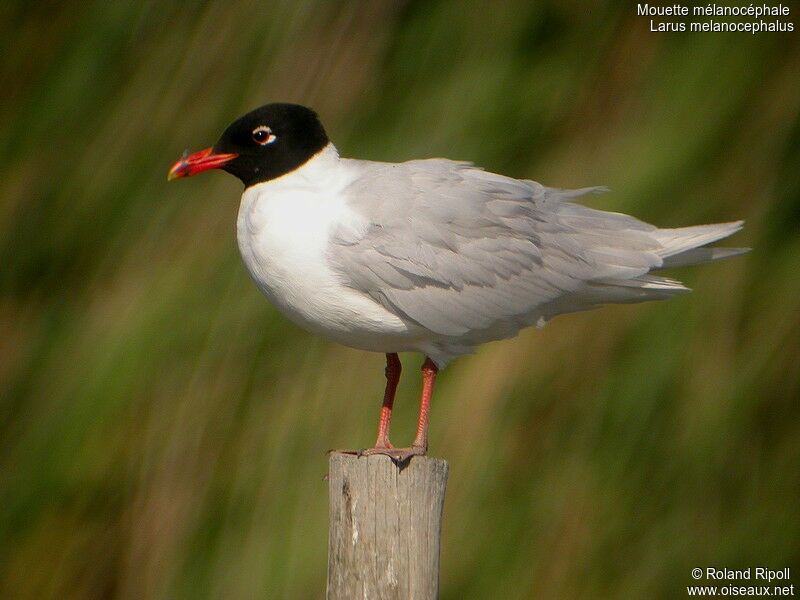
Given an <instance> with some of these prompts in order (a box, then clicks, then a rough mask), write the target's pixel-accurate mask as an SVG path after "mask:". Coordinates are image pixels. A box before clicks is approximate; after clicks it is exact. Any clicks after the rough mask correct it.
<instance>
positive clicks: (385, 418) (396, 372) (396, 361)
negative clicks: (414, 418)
mask: <svg viewBox="0 0 800 600" xmlns="http://www.w3.org/2000/svg"><path fill="white" fill-rule="evenodd" d="M402 370H403V367H402V365H401V364H400V357H399V356H397V353H396V352H392V353H387V354H386V391H385V392H384V393H383V406H381V417H380V420H379V421H378V439H377V440H376V441H375V448H393V447H394V446H392V443H391V442H390V441H389V426H390V425H391V422H392V405H393V404H394V395H395V392H396V391H397V384H398V383H399V382H400V373H401V371H402Z"/></svg>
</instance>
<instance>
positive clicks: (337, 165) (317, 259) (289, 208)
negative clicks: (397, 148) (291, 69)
mask: <svg viewBox="0 0 800 600" xmlns="http://www.w3.org/2000/svg"><path fill="white" fill-rule="evenodd" d="M353 177H354V174H353V173H349V172H347V169H346V168H345V167H344V166H343V164H342V163H341V162H340V161H339V158H338V154H337V153H336V149H335V148H334V147H333V146H332V145H329V146H328V147H327V148H326V149H324V150H322V151H321V152H320V153H319V154H317V156H315V157H314V158H312V159H311V160H310V161H309V162H307V163H306V164H305V165H303V166H302V167H300V168H299V169H297V170H295V171H293V172H292V173H289V174H287V175H284V176H283V177H279V178H277V179H274V180H272V181H268V182H265V183H260V184H257V185H254V186H251V187H249V188H247V189H246V190H245V192H244V194H243V195H242V201H241V205H240V207H239V218H238V223H237V237H238V241H239V249H240V251H241V253H242V258H243V259H244V262H245V264H246V265H247V269H248V270H249V272H250V275H251V276H252V278H253V280H254V281H255V282H256V284H258V287H259V288H260V289H261V291H262V292H263V293H264V294H265V295H266V296H267V298H268V299H269V300H270V301H271V302H272V303H273V304H274V305H275V306H276V307H277V308H278V309H279V310H280V311H281V312H282V313H283V314H285V315H286V316H287V317H288V318H289V319H291V320H292V321H293V322H295V323H296V324H297V325H299V326H301V327H303V328H306V329H308V330H310V331H313V332H315V333H318V334H320V335H322V336H325V337H328V338H330V339H333V340H335V341H338V342H340V343H342V344H345V345H349V346H354V347H357V348H363V349H366V350H375V351H380V352H389V351H395V350H396V349H400V348H399V347H398V346H397V343H398V340H399V339H403V338H407V337H409V336H411V335H412V332H411V331H410V330H409V327H408V326H407V325H406V324H405V323H404V322H403V321H401V320H400V319H399V318H398V317H397V316H395V315H394V314H392V313H390V312H389V311H387V310H386V309H385V308H383V307H382V306H381V305H380V304H378V303H377V302H375V301H373V300H372V299H370V298H369V297H367V296H365V295H363V294H361V293H360V292H357V291H355V290H353V289H351V288H349V287H346V286H344V285H342V283H341V281H340V280H339V278H338V277H337V275H336V273H334V272H333V271H332V270H331V269H330V268H329V266H328V261H327V258H326V252H327V248H328V243H329V239H330V235H331V232H332V231H333V230H334V228H336V227H340V226H344V227H350V228H353V229H354V230H358V229H359V228H363V227H365V226H366V223H365V222H364V221H363V218H362V217H360V216H359V215H358V214H356V213H354V212H353V211H352V210H351V209H350V208H349V207H348V205H347V203H346V199H345V197H344V195H343V194H341V191H342V190H343V188H344V187H345V186H346V185H347V184H348V183H350V182H351V181H352V179H353Z"/></svg>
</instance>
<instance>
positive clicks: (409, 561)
mask: <svg viewBox="0 0 800 600" xmlns="http://www.w3.org/2000/svg"><path fill="white" fill-rule="evenodd" d="M329 469H330V470H329V476H328V481H329V494H330V533H329V538H328V593H327V599H328V600H353V599H359V600H361V599H369V600H372V599H376V600H383V599H391V600H395V599H397V600H432V599H435V598H437V596H438V592H439V547H440V541H441V531H442V510H443V507H444V493H445V487H446V485H447V471H448V466H447V462H446V461H444V460H441V459H438V458H430V457H427V456H415V457H413V458H412V459H411V460H410V461H409V462H408V463H407V465H406V466H405V467H404V468H403V469H400V468H398V467H397V465H395V463H394V462H393V461H392V460H391V459H390V458H389V457H387V456H356V455H353V454H342V453H331V455H330V464H329Z"/></svg>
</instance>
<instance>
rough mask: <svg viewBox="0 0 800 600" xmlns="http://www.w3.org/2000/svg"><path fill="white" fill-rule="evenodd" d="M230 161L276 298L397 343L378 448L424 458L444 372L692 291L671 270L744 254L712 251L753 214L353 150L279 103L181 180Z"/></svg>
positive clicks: (357, 335) (179, 168)
mask: <svg viewBox="0 0 800 600" xmlns="http://www.w3.org/2000/svg"><path fill="white" fill-rule="evenodd" d="M215 168H220V169H223V170H225V171H227V172H228V173H231V174H232V175H235V176H236V177H237V178H239V179H240V180H241V181H242V183H244V186H245V189H244V193H243V194H242V199H241V204H240V206H239V216H238V221H237V237H238V241H239V249H240V250H241V254H242V258H243V259H244V263H245V265H246V266H247V270H248V271H249V272H250V275H251V276H252V278H253V280H254V281H255V283H256V285H258V287H259V288H260V290H261V291H262V292H263V293H264V295H265V296H266V297H267V298H268V299H269V300H270V301H271V302H272V303H273V304H274V305H275V306H276V307H277V308H278V309H279V310H280V311H281V312H282V313H283V314H284V315H285V316H286V317H288V318H289V319H290V320H291V321H293V322H294V323H296V324H297V325H299V326H300V327H302V328H304V329H307V330H309V331H312V332H314V333H317V334H319V335H321V336H323V337H325V338H328V339H331V340H334V341H336V342H339V343H341V344H344V345H346V346H351V347H354V348H360V349H363V350H370V351H373V352H383V353H385V354H386V392H385V394H384V399H383V406H382V408H381V413H380V421H379V427H378V438H377V440H376V442H375V446H374V447H373V448H370V449H368V450H365V451H364V453H366V454H386V455H389V456H390V457H392V458H393V459H394V460H395V461H396V462H398V464H400V463H402V462H403V461H406V460H408V459H409V458H410V457H411V456H413V455H417V454H425V453H426V451H427V447H428V410H429V407H430V401H431V395H432V393H433V385H434V381H435V379H436V374H437V372H438V371H439V369H442V368H444V367H445V366H446V365H447V364H448V363H449V362H450V361H451V360H453V359H454V358H456V357H458V356H460V355H462V354H468V353H470V352H472V351H473V349H474V348H475V346H477V345H478V344H482V343H484V342H488V341H492V340H500V339H504V338H510V337H513V336H515V335H516V334H517V333H518V332H519V331H520V330H521V329H523V328H524V327H528V326H529V325H537V326H539V327H541V326H543V325H544V323H545V322H546V321H548V320H549V319H551V318H552V317H554V316H556V315H559V314H562V313H569V312H576V311H582V310H587V309H590V308H594V307H596V306H599V305H602V304H611V303H631V302H644V301H647V300H663V299H667V298H671V297H672V296H675V295H677V294H681V293H683V292H687V291H689V290H688V288H686V287H684V286H683V285H682V284H681V283H680V282H678V281H675V280H673V279H668V278H666V277H662V276H660V275H655V274H654V272H658V271H660V270H662V269H666V268H669V267H678V266H686V265H695V264H698V263H704V262H709V261H713V260H717V259H720V258H726V257H729V256H734V255H736V254H740V253H742V252H745V251H746V249H743V248H708V247H705V246H706V245H707V244H710V243H712V242H716V241H718V240H721V239H723V238H726V237H728V236H729V235H731V234H733V233H735V232H737V231H739V229H741V227H742V221H736V222H732V223H719V224H714V225H698V226H694V227H681V228H678V229H659V228H657V227H655V226H653V225H649V224H647V223H644V222H642V221H639V220H638V219H635V218H634V217H631V216H628V215H624V214H619V213H612V212H604V211H600V210H595V209H592V208H587V207H585V206H582V205H580V204H577V203H576V202H575V200H576V199H577V198H578V197H580V196H583V195H585V194H588V193H593V192H601V191H604V189H605V188H600V187H592V188H583V189H577V190H567V189H558V188H551V187H546V186H544V185H542V184H540V183H537V182H535V181H531V180H527V179H513V178H511V177H506V176H503V175H497V174H494V173H489V172H487V171H484V170H482V169H480V168H478V167H475V166H474V165H472V164H470V163H467V162H457V161H452V160H446V159H443V158H432V159H425V160H412V161H408V162H403V163H387V162H373V161H367V160H354V159H346V158H340V157H339V153H338V151H337V150H336V148H335V147H334V146H333V144H332V143H331V142H330V141H329V139H328V136H327V134H326V133H325V130H324V128H323V127H322V124H321V123H320V121H319V119H318V117H317V115H316V113H314V112H313V111H312V110H311V109H309V108H306V107H304V106H299V105H295V104H268V105H266V106H263V107H261V108H258V109H256V110H254V111H252V112H250V113H248V114H246V115H244V116H243V117H241V118H240V119H238V120H236V121H234V123H233V124H231V125H230V126H229V127H228V128H227V129H226V130H225V132H224V133H223V134H222V137H220V139H219V141H218V142H217V143H216V144H215V145H214V146H213V147H212V148H207V149H206V150H203V151H201V152H196V153H194V154H191V155H185V156H184V157H183V158H181V159H180V160H179V161H178V162H177V163H175V165H174V166H173V167H172V169H171V170H170V171H169V179H174V178H177V177H188V176H190V175H195V174H197V173H200V172H202V171H206V170H208V169H215ZM409 351H413V352H421V353H422V354H424V355H425V362H424V363H423V365H422V373H423V383H422V394H421V401H420V410H419V421H418V424H417V433H416V438H415V440H414V443H413V444H412V445H411V446H410V447H407V448H395V447H394V446H392V444H391V442H390V441H389V424H390V421H391V416H392V404H393V402H394V396H395V390H396V389H397V384H398V381H399V378H400V359H399V358H398V356H397V353H398V352H409Z"/></svg>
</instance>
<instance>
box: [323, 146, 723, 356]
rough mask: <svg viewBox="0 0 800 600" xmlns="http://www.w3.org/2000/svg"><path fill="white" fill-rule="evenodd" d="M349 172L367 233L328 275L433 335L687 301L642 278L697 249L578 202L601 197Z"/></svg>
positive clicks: (334, 253) (354, 239) (433, 165)
mask: <svg viewBox="0 0 800 600" xmlns="http://www.w3.org/2000/svg"><path fill="white" fill-rule="evenodd" d="M353 163H357V167H358V168H359V169H361V170H362V175H361V176H360V177H358V178H356V180H355V181H354V183H353V184H351V186H350V187H349V188H348V189H347V190H346V193H347V194H348V201H349V203H350V205H351V206H352V207H353V209H354V210H355V211H356V212H358V213H359V214H360V215H362V216H363V217H364V219H365V220H366V222H367V226H366V228H365V229H364V230H363V231H362V232H360V233H359V234H358V235H355V234H353V232H352V231H351V230H342V231H337V232H334V235H333V244H332V245H331V251H330V257H329V258H330V261H331V264H332V265H333V267H334V268H335V270H336V271H337V272H338V273H339V274H340V276H341V277H342V280H343V281H344V282H345V283H346V284H347V285H349V286H351V287H352V288H354V289H356V290H359V291H360V292H362V293H364V294H367V295H369V296H370V297H372V298H373V299H375V300H376V301H378V302H380V303H381V304H383V305H384V306H386V307H387V308H388V309H390V310H391V311H393V312H394V313H395V314H398V315H400V316H401V317H402V318H404V319H407V320H410V321H412V322H414V323H416V324H418V325H421V326H422V327H424V328H426V329H428V330H429V331H430V332H432V333H434V334H436V335H439V336H443V337H447V338H454V337H460V338H462V340H466V342H467V343H468V344H473V343H478V342H481V341H485V340H487V339H497V338H499V337H507V336H510V335H514V334H515V333H516V332H517V331H518V330H519V329H520V328H522V327H524V326H526V325H529V324H531V323H533V322H537V321H541V320H542V319H548V318H550V317H552V316H554V315H556V314H560V313H562V312H572V311H577V310H585V309H587V308H591V307H593V306H596V305H598V304H602V303H606V302H638V301H642V300H648V299H657V298H662V297H667V296H669V295H672V294H674V293H679V292H681V291H686V288H684V287H683V286H681V285H680V284H678V283H677V282H673V281H671V280H667V279H664V278H659V277H653V276H650V275H647V273H648V272H649V271H651V270H653V269H658V268H660V267H662V265H663V263H664V257H665V256H668V254H669V251H668V250H665V247H664V244H663V240H664V239H668V240H669V243H670V247H671V248H672V249H673V250H672V252H675V251H676V250H675V249H677V251H685V249H686V248H687V247H691V246H692V244H691V240H686V241H681V240H677V239H676V236H678V235H679V233H680V232H681V230H674V231H675V232H678V233H677V234H674V235H671V236H669V237H667V238H665V237H664V236H663V235H662V236H661V238H659V235H658V232H659V231H664V230H658V229H656V228H655V227H654V226H652V225H649V224H647V223H643V222H642V221H639V220H638V219H635V218H634V217H631V216H628V215H623V214H619V213H610V212H603V211H599V210H594V209H591V208H587V207H585V206H581V205H579V204H575V203H573V202H572V200H573V199H575V198H578V197H580V196H582V195H584V194H587V193H592V192H599V191H604V188H583V189H580V190H560V189H555V188H547V187H545V186H542V185H541V184H539V183H536V182H535V181H526V180H516V179H512V178H509V177H504V176H502V175H496V174H493V173H488V172H486V171H483V170H480V169H478V168H475V167H473V166H472V165H470V164H468V163H461V162H454V161H449V160H444V159H431V160H422V161H410V162H407V163H401V164H388V163H369V162H361V161H353ZM698 231H699V232H700V233H702V234H703V235H698ZM690 233H692V234H693V235H694V237H695V238H697V239H698V240H701V241H702V240H703V239H710V238H713V237H714V235H712V234H710V233H708V232H707V231H705V230H702V231H701V230H697V229H695V230H692V231H691V232H690ZM712 233H713V232H712ZM719 237H724V236H723V235H719V236H717V238H715V239H718V238H719ZM698 256H699V255H698ZM703 256H705V254H703Z"/></svg>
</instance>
